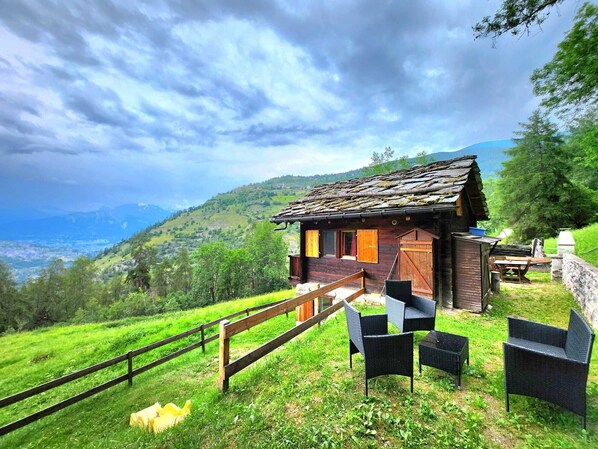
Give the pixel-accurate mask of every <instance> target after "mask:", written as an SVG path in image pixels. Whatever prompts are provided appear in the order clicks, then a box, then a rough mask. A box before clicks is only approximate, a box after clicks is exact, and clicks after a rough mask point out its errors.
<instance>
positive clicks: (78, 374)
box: [0, 299, 288, 436]
mask: <svg viewBox="0 0 598 449" xmlns="http://www.w3.org/2000/svg"><path fill="white" fill-rule="evenodd" d="M285 301H288V300H287V299H283V300H280V301H275V302H271V303H268V304H262V305H259V306H255V307H250V308H247V309H244V310H240V311H238V312H235V313H231V314H230V315H226V316H224V317H220V318H218V319H216V320H213V321H210V322H208V323H204V324H202V325H200V326H198V327H195V328H193V329H189V330H188V331H185V332H181V333H180V334H176V335H173V336H171V337H168V338H164V339H163V340H160V341H156V342H154V343H151V344H149V345H147V346H144V347H142V348H139V349H134V350H131V351H128V352H127V353H126V354H121V355H119V356H116V357H114V358H111V359H109V360H105V361H103V362H100V363H97V364H95V365H91V366H88V367H87V368H83V369H81V370H79V371H75V372H72V373H70V374H67V375H66V376H62V377H60V378H58V379H54V380H51V381H50V382H46V383H44V384H41V385H38V386H36V387H33V388H30V389H28V390H24V391H21V392H20V393H16V394H13V395H11V396H7V397H5V398H4V399H0V408H3V407H8V406H9V405H12V404H15V403H17V402H20V401H22V400H24V399H27V398H30V397H32V396H36V395H38V394H40V393H43V392H45V391H48V390H51V389H53V388H56V387H59V386H61V385H64V384H66V383H69V382H72V381H74V380H76V379H80V378H82V377H85V376H88V375H90V374H92V373H95V372H97V371H100V370H103V369H105V368H108V367H110V366H113V365H116V364H118V363H121V362H124V361H127V372H126V374H123V375H121V376H118V377H116V378H114V379H111V380H109V381H107V382H105V383H103V384H101V385H98V386H96V387H93V388H91V389H90V390H87V391H84V392H83V393H79V394H77V395H75V396H72V397H70V398H68V399H66V400H64V401H62V402H59V403H57V404H54V405H52V406H50V407H47V408H45V409H43V410H40V411H39V412H36V413H33V414H31V415H28V416H26V417H24V418H21V419H19V420H17V421H14V422H12V423H10V424H6V425H4V426H2V427H0V436H2V435H5V434H7V433H9V432H12V431H13V430H16V429H19V428H21V427H23V426H26V425H27V424H30V423H32V422H35V421H37V420H39V419H41V418H43V417H45V416H48V415H51V414H52V413H55V412H57V411H59V410H62V409H64V408H66V407H68V406H69V405H72V404H75V403H77V402H79V401H82V400H83V399H86V398H88V397H90V396H93V395H94V394H97V393H99V392H101V391H104V390H106V389H108V388H110V387H113V386H115V385H118V384H120V383H122V382H125V381H127V382H128V383H129V385H132V384H133V377H135V376H138V375H139V374H141V373H144V372H146V371H147V370H149V369H152V368H155V367H156V366H158V365H161V364H162V363H165V362H168V361H169V360H172V359H174V358H176V357H179V356H181V355H183V354H186V353H187V352H189V351H191V350H193V349H196V348H199V347H201V349H202V351H203V352H205V350H206V344H207V343H210V342H212V341H214V340H216V339H218V334H215V335H212V336H210V337H208V338H205V331H206V330H207V329H209V328H211V327H214V326H216V325H218V324H219V323H220V322H221V321H222V320H229V319H231V318H235V317H238V316H241V315H247V317H249V316H250V313H251V312H254V311H257V310H262V309H266V308H271V307H273V306H276V305H278V304H281V303H284V302H285ZM194 334H200V335H201V340H199V341H198V342H196V343H193V344H191V345H189V346H186V347H184V348H181V349H178V350H176V351H174V352H172V353H170V354H168V355H166V356H164V357H161V358H159V359H157V360H154V361H152V362H150V363H148V364H147V365H143V366H140V367H139V368H135V369H133V358H134V357H136V356H138V355H141V354H145V353H146V352H148V351H151V350H153V349H156V348H159V347H161V346H164V345H167V344H169V343H173V342H175V341H178V340H181V339H183V338H186V337H189V336H191V335H194Z"/></svg>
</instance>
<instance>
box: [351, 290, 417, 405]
mask: <svg viewBox="0 0 598 449" xmlns="http://www.w3.org/2000/svg"><path fill="white" fill-rule="evenodd" d="M344 304H345V314H346V316H347V328H348V329H349V367H350V368H351V369H353V354H357V353H358V352H359V353H361V355H363V359H364V363H365V395H366V396H367V395H368V379H372V378H374V377H377V376H382V375H385V374H398V375H400V376H407V377H410V378H411V393H413V334H412V333H411V332H409V333H404V334H388V318H387V316H386V315H368V316H363V317H362V316H361V313H360V312H358V311H357V310H355V309H354V308H353V307H352V306H351V305H350V304H349V303H348V302H347V301H344Z"/></svg>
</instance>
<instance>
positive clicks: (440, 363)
mask: <svg viewBox="0 0 598 449" xmlns="http://www.w3.org/2000/svg"><path fill="white" fill-rule="evenodd" d="M466 360H467V364H468V365H469V339H468V338H467V337H462V336H460V335H453V334H448V333H446V332H439V331H430V333H428V335H426V336H425V337H424V339H423V340H422V341H420V343H419V372H420V374H421V372H422V365H428V366H431V367H433V368H438V369H440V370H442V371H446V372H447V373H451V374H454V375H456V376H457V387H458V388H459V389H461V373H462V371H463V363H464V362H465V361H466Z"/></svg>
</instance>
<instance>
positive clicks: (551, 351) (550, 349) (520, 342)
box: [508, 337, 567, 359]
mask: <svg viewBox="0 0 598 449" xmlns="http://www.w3.org/2000/svg"><path fill="white" fill-rule="evenodd" d="M508 342H509V343H510V344H512V345H513V346H519V347H520V348H526V349H531V350H532V351H536V352H541V353H542V354H548V355H552V356H554V357H559V358H561V359H567V354H566V353H565V348H560V347H558V346H552V345H547V344H544V343H537V342H535V341H530V340H525V339H523V338H514V337H509V340H508Z"/></svg>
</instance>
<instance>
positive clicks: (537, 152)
mask: <svg viewBox="0 0 598 449" xmlns="http://www.w3.org/2000/svg"><path fill="white" fill-rule="evenodd" d="M521 125H522V128H523V131H520V132H518V133H517V134H519V135H520V136H521V137H520V138H518V139H515V142H516V143H517V145H516V146H515V147H513V148H512V149H510V150H508V151H507V153H508V154H509V155H510V156H511V159H509V160H508V161H507V162H505V163H504V164H503V165H504V168H503V170H502V171H501V173H500V179H499V182H498V185H499V193H500V195H501V204H502V211H501V212H502V215H503V216H504V217H505V218H506V220H507V222H508V224H509V225H510V226H511V227H512V228H513V231H514V233H515V235H516V237H519V238H520V239H522V240H525V241H529V240H530V239H532V238H534V237H550V236H553V235H554V234H556V232H557V231H558V229H559V228H562V227H581V226H584V225H585V224H587V223H588V221H589V220H590V218H591V217H592V216H593V203H592V199H591V198H590V197H588V194H587V191H584V190H582V189H580V188H579V187H578V186H576V185H575V184H574V183H572V182H571V181H570V180H569V178H568V173H569V172H570V167H569V161H568V158H567V154H566V152H565V148H564V142H563V139H562V137H561V136H560V135H559V133H558V132H557V129H556V127H555V126H554V125H553V124H552V123H551V122H550V121H549V120H548V118H547V116H546V115H545V114H543V113H541V112H540V111H535V112H534V113H533V114H532V116H531V117H530V119H529V121H528V122H527V123H524V124H521Z"/></svg>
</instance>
